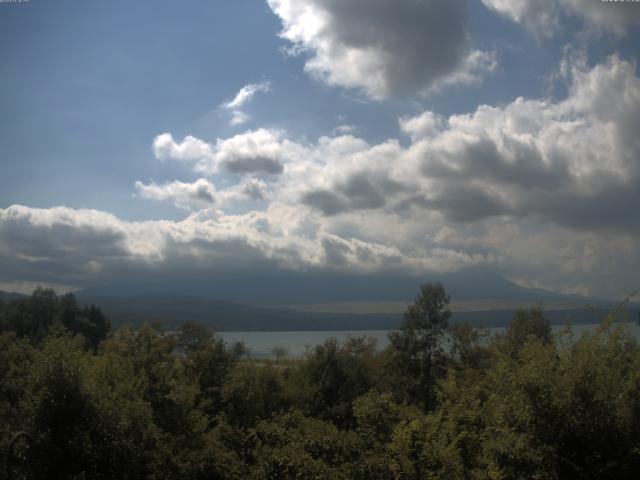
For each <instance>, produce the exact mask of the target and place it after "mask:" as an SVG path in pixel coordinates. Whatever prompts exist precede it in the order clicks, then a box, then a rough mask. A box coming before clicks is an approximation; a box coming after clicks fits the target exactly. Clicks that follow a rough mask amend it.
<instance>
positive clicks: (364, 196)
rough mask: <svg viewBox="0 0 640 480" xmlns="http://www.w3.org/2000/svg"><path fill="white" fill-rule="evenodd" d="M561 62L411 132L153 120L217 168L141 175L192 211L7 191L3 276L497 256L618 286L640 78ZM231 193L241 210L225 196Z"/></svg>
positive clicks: (630, 212) (630, 256)
mask: <svg viewBox="0 0 640 480" xmlns="http://www.w3.org/2000/svg"><path fill="white" fill-rule="evenodd" d="M568 61H570V60H568ZM565 73H566V75H567V77H566V79H567V81H568V82H569V83H568V94H567V96H566V98H564V99H563V100H559V101H552V100H549V99H525V98H517V99H515V100H513V101H512V102H510V103H506V104H504V105H501V106H488V105H482V106H479V107H478V108H477V109H475V111H472V112H470V113H468V114H459V115H452V116H449V117H447V118H445V117H443V116H440V115H438V114H437V113H435V112H431V111H428V112H424V113H420V114H418V115H415V116H414V117H403V118H401V119H400V120H399V125H400V129H401V130H402V132H403V133H404V134H406V135H407V136H408V137H409V140H410V141H409V142H408V144H404V143H401V142H400V141H398V140H394V139H390V140H387V141H385V142H382V143H378V144H372V143H369V142H367V141H365V140H363V139H362V138H358V137H356V136H354V135H351V134H342V135H339V136H335V137H321V138H319V139H317V140H316V141H314V142H310V141H308V140H306V139H291V138H288V136H287V134H286V133H285V132H282V131H274V130H267V129H261V130H253V131H248V132H245V133H243V134H239V135H236V136H233V137H231V138H228V139H218V140H216V142H214V143H207V142H204V141H202V140H199V139H196V138H194V137H187V138H185V140H184V141H183V142H180V143H176V142H175V141H174V139H173V137H171V135H170V134H163V135H160V136H159V137H157V138H156V140H155V141H154V150H155V151H156V152H157V155H158V157H159V158H164V159H171V158H175V159H176V160H178V161H185V162H191V164H192V166H193V168H194V169H195V170H197V171H204V172H208V173H210V174H211V175H212V176H211V177H208V178H209V179H208V180H207V179H201V180H198V181H197V182H194V183H181V182H172V183H168V184H153V183H151V184H143V183H139V184H137V185H136V188H137V190H138V194H139V195H140V196H146V197H148V198H155V199H159V200H164V201H171V202H173V203H175V204H176V205H178V204H179V205H182V206H183V208H187V207H188V208H190V209H193V210H194V211H193V212H191V213H190V214H189V216H188V217H187V218H186V219H184V220H182V221H179V222H174V221H152V222H127V221H123V220H120V219H118V218H116V217H114V216H112V215H109V214H107V213H104V212H96V211H92V210H71V209H65V208H53V209H42V210H41V209H32V208H27V207H20V206H12V207H9V208H7V209H4V210H2V209H0V282H2V281H9V280H11V281H39V280H42V281H44V280H49V281H51V282H57V283H60V284H65V285H73V284H80V283H82V282H86V281H88V280H87V279H96V278H105V276H107V277H108V276H109V275H112V276H115V275H122V274H123V273H122V272H129V271H135V270H138V269H147V270H149V269H150V271H158V272H160V271H161V272H169V273H170V272H174V273H175V272H177V271H180V272H184V271H186V270H189V269H190V268H203V269H206V271H207V272H208V273H210V272H218V271H220V270H221V269H222V270H224V269H235V270H236V271H237V270H238V269H239V270H241V271H247V272H257V271H261V272H267V271H283V270H286V271H299V272H300V271H308V272H313V271H321V270H326V269H329V270H331V271H340V270H341V269H342V270H344V271H358V272H380V271H402V272H412V273H423V272H433V271H439V272H443V271H451V270H456V269H459V268H461V267H464V266H471V265H484V264H491V265H496V266H498V267H499V268H500V269H501V270H502V271H503V272H506V273H508V274H509V275H510V276H511V277H513V278H523V277H524V276H526V275H527V274H528V273H527V272H534V273H535V275H536V278H537V279H539V281H540V282H541V283H542V284H544V285H548V286H550V287H554V288H559V287H562V286H565V287H566V286H572V288H574V287H575V289H578V290H579V291H583V292H592V291H596V292H607V293H606V294H616V295H617V294H620V293H625V292H622V289H623V288H627V286H628V285H632V284H633V279H634V278H637V271H638V268H640V255H639V254H638V251H637V250H638V249H637V248H636V246H637V244H638V241H639V240H640V238H639V237H640V217H638V215H637V211H636V210H637V206H638V205H640V190H639V189H638V188H637V186H638V185H639V184H640V143H639V141H638V136H637V134H636V131H635V129H634V127H635V126H636V125H638V124H640V79H639V78H638V76H637V74H636V71H635V66H634V65H633V64H632V63H630V62H628V61H624V60H622V59H620V58H619V57H616V56H613V57H610V58H609V59H608V60H607V61H606V62H604V63H602V64H600V65H596V66H594V67H587V66H586V64H585V63H584V62H574V63H571V64H569V65H567V66H566V68H565ZM229 173H231V175H230V174H229ZM219 174H224V175H220V177H218V175H219ZM214 181H215V182H217V183H216V185H220V186H223V187H224V188H214V183H213V182H214ZM231 202H235V205H234V207H235V208H234V209H233V210H231V211H233V212H235V214H234V215H231V214H227V213H225V212H224V211H223V206H224V205H227V204H230V203H231ZM238 205H239V206H238ZM196 210H197V211H196ZM172 274H173V273H172ZM211 274H212V275H213V273H211ZM3 275H4V276H5V277H6V278H2V276H3ZM634 275H635V277H634ZM603 294H605V293H603Z"/></svg>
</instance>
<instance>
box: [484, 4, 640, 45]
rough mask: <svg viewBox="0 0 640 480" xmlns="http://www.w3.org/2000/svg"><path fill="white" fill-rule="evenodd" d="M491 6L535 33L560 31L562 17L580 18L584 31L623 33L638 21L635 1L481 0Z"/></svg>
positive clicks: (638, 14)
mask: <svg viewBox="0 0 640 480" xmlns="http://www.w3.org/2000/svg"><path fill="white" fill-rule="evenodd" d="M482 2H483V3H484V4H485V5H486V6H487V7H488V8H490V9H492V10H494V11H496V12H498V13H500V14H502V15H504V16H506V17H508V18H510V19H511V20H513V21H514V22H516V23H520V24H522V25H524V27H525V28H526V29H527V30H529V31H530V32H532V33H533V34H534V35H536V36H538V37H540V38H542V37H552V36H554V35H556V34H558V33H560V32H561V31H562V25H563V20H564V17H577V18H580V19H581V20H582V21H583V22H584V24H585V27H586V29H587V31H590V32H594V33H596V34H599V33H603V32H607V33H611V34H614V35H624V34H625V33H626V32H627V31H628V29H629V28H630V27H632V26H635V25H640V8H637V5H634V2H617V1H614V2H605V1H603V0H482Z"/></svg>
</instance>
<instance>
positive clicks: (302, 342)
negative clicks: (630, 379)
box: [218, 324, 640, 358]
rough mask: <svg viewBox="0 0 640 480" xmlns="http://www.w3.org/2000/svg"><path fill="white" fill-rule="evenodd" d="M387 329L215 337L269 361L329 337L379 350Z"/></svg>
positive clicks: (576, 330)
mask: <svg viewBox="0 0 640 480" xmlns="http://www.w3.org/2000/svg"><path fill="white" fill-rule="evenodd" d="M597 326H598V325H597V324H585V325H572V327H571V329H572V331H573V335H574V338H579V337H580V335H581V334H582V333H583V332H591V331H594V330H595V328H596V327H597ZM627 327H628V328H629V330H630V332H631V333H632V334H633V335H634V336H635V338H636V340H638V341H640V326H638V325H635V324H627ZM564 329H565V327H564V326H563V325H555V326H553V330H554V332H556V333H559V332H561V331H562V330H564ZM486 330H487V331H488V332H489V334H496V333H501V332H503V331H504V328H503V327H495V328H488V329H486ZM387 334H388V330H353V331H328V332H316V331H311V332H218V335H220V336H222V338H223V339H224V340H225V341H226V342H227V343H232V342H236V341H241V342H244V344H245V345H246V346H247V347H248V348H249V351H250V355H251V357H253V358H269V357H272V356H273V353H272V352H273V349H274V348H276V347H282V348H284V349H285V350H286V352H287V355H288V356H290V357H300V356H302V355H304V353H305V351H306V350H307V349H308V348H313V347H315V346H316V345H321V344H322V343H324V342H325V341H327V340H328V339H329V338H331V337H335V338H336V340H338V341H339V342H344V341H345V340H347V339H348V338H349V337H362V336H367V337H370V338H373V339H375V340H376V345H377V347H378V349H380V350H382V349H383V348H385V347H386V346H387V345H388V344H389V338H388V336H387Z"/></svg>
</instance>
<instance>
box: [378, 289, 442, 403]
mask: <svg viewBox="0 0 640 480" xmlns="http://www.w3.org/2000/svg"><path fill="white" fill-rule="evenodd" d="M449 300H450V297H449V295H447V293H446V292H445V290H444V287H443V286H442V285H441V284H439V283H427V284H424V285H422V286H421V287H420V293H419V294H418V296H417V298H416V300H415V302H414V303H413V305H409V307H408V308H407V311H406V312H405V314H404V321H403V323H402V325H401V326H400V330H398V331H395V332H391V333H390V334H389V340H390V345H389V349H388V353H389V355H390V359H389V365H388V366H389V367H390V369H391V370H392V372H389V373H390V378H393V379H394V380H395V382H394V383H396V385H395V387H396V388H395V389H394V390H395V391H396V393H404V395H405V398H402V400H409V401H413V402H416V403H418V404H420V405H421V406H422V407H423V408H425V409H427V410H428V409H430V408H433V406H434V405H435V380H436V378H437V377H438V376H439V375H440V374H442V373H443V372H441V371H439V370H442V369H441V368H440V367H441V362H440V359H441V358H442V356H443V351H442V346H441V340H442V337H443V335H444V333H445V332H446V331H447V329H448V322H449V318H450V317H451V312H450V311H449ZM394 374H395V375H394Z"/></svg>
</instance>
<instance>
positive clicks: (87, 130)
mask: <svg viewBox="0 0 640 480" xmlns="http://www.w3.org/2000/svg"><path fill="white" fill-rule="evenodd" d="M537 18H544V19H546V20H545V21H544V22H540V21H537V20H536V19H537ZM639 19H640V5H638V4H633V3H628V4H615V5H614V4H606V3H602V2H600V1H587V2H582V3H581V2H577V1H576V0H550V1H548V2H501V1H498V0H483V1H482V2H479V1H471V2H465V1H462V0H460V1H453V2H449V3H448V4H446V6H443V4H442V3H441V2H435V1H428V0H423V1H422V2H415V1H409V0H406V1H405V0H402V1H392V0H372V1H369V2H367V1H365V0H349V1H345V2H338V1H328V2H320V1H317V0H301V1H299V2H289V1H285V0H270V1H265V0H236V1H233V2H228V1H222V0H220V1H182V2H165V1H154V2H124V1H119V0H114V1H110V2H81V1H72V0H60V1H56V2H46V1H41V0H31V1H29V2H26V3H19V4H0V40H1V41H0V58H1V59H2V60H1V62H0V82H1V86H2V88H1V89H0V116H1V125H2V128H1V129H0V162H2V163H1V165H2V175H1V176H0V213H1V214H0V242H2V243H3V244H4V246H3V247H0V265H2V266H3V269H4V272H5V273H4V274H0V284H4V285H5V286H6V285H17V284H25V285H26V284H28V285H31V284H34V283H39V282H40V283H42V282H44V283H50V284H54V285H69V286H73V287H81V286H85V285H90V284H94V283H96V282H103V281H105V279H107V280H109V281H117V279H118V278H120V275H122V272H124V271H129V270H131V269H135V268H137V267H138V266H140V267H141V268H142V267H144V268H146V267H148V266H149V265H153V268H154V269H158V270H159V271H162V272H166V273H167V274H169V273H170V272H171V271H172V269H173V268H174V265H176V264H180V262H182V264H181V265H184V264H191V262H193V263H194V264H197V265H203V266H202V267H198V268H205V269H207V271H210V272H211V275H214V276H215V275H218V274H219V273H218V272H222V271H224V272H228V271H233V269H234V268H238V269H246V268H249V267H247V265H249V263H247V262H249V261H250V260H248V259H247V258H248V257H250V258H251V259H252V260H251V261H255V262H257V263H256V266H255V268H267V269H274V271H275V270H277V271H280V270H294V271H307V270H314V269H321V270H326V269H338V270H339V269H340V268H347V269H356V270H362V271H364V272H368V273H371V272H384V271H388V270H389V269H393V270H401V271H407V272H412V273H416V272H417V273H420V272H423V271H424V272H444V271H454V270H456V269H460V268H465V267H468V266H479V265H482V266H489V267H490V268H492V269H495V270H497V271H499V272H501V273H503V274H504V275H506V276H508V277H509V278H513V279H515V280H517V281H519V282H520V283H522V284H525V285H531V286H541V287H544V288H549V289H554V290H558V291H567V292H573V291H575V292H580V293H590V294H601V295H608V296H619V295H620V294H622V293H624V292H626V291H628V290H630V289H633V288H637V285H632V282H633V279H634V278H636V277H635V276H634V271H637V270H638V267H640V254H639V253H638V252H637V249H636V248H634V245H635V242H637V240H638V221H637V219H635V218H634V217H635V216H637V207H638V206H639V205H638V203H636V202H638V199H639V197H638V194H637V190H638V189H637V188H636V187H638V183H637V182H638V179H639V178H640V175H639V174H638V172H639V171H640V157H639V153H640V146H638V144H637V141H636V142H635V143H634V140H633V137H634V134H633V133H632V131H631V130H635V129H636V128H637V124H634V123H633V122H634V121H635V120H636V119H638V118H640V115H639V113H638V110H639V109H640V105H638V104H636V105H634V102H635V100H637V99H638V92H639V91H640V87H638V84H639V80H638V77H637V75H638V72H637V68H636V63H635V62H636V60H637V54H638V47H639V46H640V30H639V28H638V25H640V22H639V21H638V20H639ZM405 57H406V58H405ZM251 85H253V86H254V87H256V86H257V91H256V92H255V93H254V94H253V95H250V96H249V97H248V98H246V99H245V101H244V102H239V103H240V104H241V105H239V106H238V107H237V108H233V109H232V108H225V107H224V105H225V102H227V103H229V102H231V101H232V100H233V99H234V98H235V97H236V95H237V94H238V92H239V91H241V89H242V88H243V87H246V86H251ZM607 89H609V90H607ZM613 89H619V92H618V93H619V95H618V97H617V98H626V99H627V100H626V101H621V102H619V105H618V103H616V102H615V101H611V100H609V99H608V98H607V95H609V94H610V93H609V94H607V93H606V92H607V91H609V92H611V91H613ZM519 97H522V99H523V100H521V101H519V100H517V99H518V98H519ZM600 97H601V98H600ZM590 102H591V103H590ZM614 104H615V105H614ZM483 106H484V107H483ZM608 108H610V109H611V111H607V109H608ZM234 112H236V113H234ZM238 112H240V113H238ZM234 115H236V116H237V117H238V118H242V119H243V120H244V121H243V122H242V123H239V124H232V122H231V120H232V119H233V118H234ZM238 115H239V116H238ZM411 119H414V121H413V123H411V122H410V120H411ZM528 119H529V120H531V119H534V120H531V123H532V124H531V125H528V124H527V125H525V123H527V122H528V121H529V120H528ZM425 122H426V123H425ZM571 122H573V123H571ZM533 123H535V125H533ZM627 129H629V130H630V131H627ZM597 131H600V132H602V137H603V138H604V140H599V139H598V138H594V137H599V135H595V136H594V132H597ZM163 135H164V136H163ZM166 135H170V136H166ZM187 136H190V137H191V138H193V139H194V140H193V142H194V143H193V144H192V147H193V148H197V152H196V153H195V154H194V153H193V151H191V153H189V152H188V151H187V150H184V148H186V147H187V144H186V143H184V139H185V137H187ZM159 139H160V140H162V139H164V140H163V141H164V143H162V145H164V147H162V145H161V144H160V143H158V142H159ZM167 142H168V143H167ZM198 142H199V143H198ZM585 142H587V143H588V142H592V143H593V145H590V144H585ZM187 143H188V142H187ZM194 145H195V147H194ZM181 146H182V147H184V148H183V149H182V150H181V149H180V148H181ZM163 148H164V149H163ZM190 148H191V147H190ZM185 152H186V153H185ZM611 152H614V153H611ZM265 162H266V163H265ZM265 165H267V167H265ZM268 165H271V166H274V165H275V166H277V168H276V170H278V171H277V172H275V170H273V171H269V168H271V167H268ZM274 172H275V173H274ZM422 176H424V177H425V178H424V179H422V178H421V177H422ZM418 177H420V178H421V180H420V181H418V180H415V179H417V178H418ZM413 180H415V181H413ZM634 212H636V213H634ZM390 232H396V233H395V235H394V234H392V233H390ZM56 235H60V236H59V237H56ZM87 235H88V236H87ZM43 236H44V237H46V241H44V240H42V238H43ZM398 237H401V238H398ZM34 239H38V241H37V242H36V241H35V240H34ZM70 239H71V241H70ZM91 239H92V240H91ZM96 239H100V241H96ZM103 240H104V242H106V243H105V244H104V245H103V244H102V243H101V242H102V241H103ZM62 242H66V243H64V245H63V244H62ZM83 242H84V243H83ZM87 242H94V243H95V244H96V245H98V246H101V245H102V247H104V248H102V247H100V248H98V247H96V248H95V249H94V248H92V245H91V244H88V243H87ZM194 242H196V243H195V244H194ZM107 247H108V248H107ZM247 249H248V250H247ZM105 251H106V253H105ZM247 251H250V252H251V255H247V254H246V252H247ZM60 252H64V255H61V254H60ZM242 252H244V253H242ZM236 256H238V257H237V262H238V263H237V264H236V263H234V262H236V260H234V259H236ZM221 258H222V259H223V261H221ZM74 261H75V262H80V263H81V264H82V265H71V263H73V262H74ZM221 265H223V266H221ZM251 265H253V264H251ZM251 268H254V267H251ZM220 275H222V274H221V273H220Z"/></svg>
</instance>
